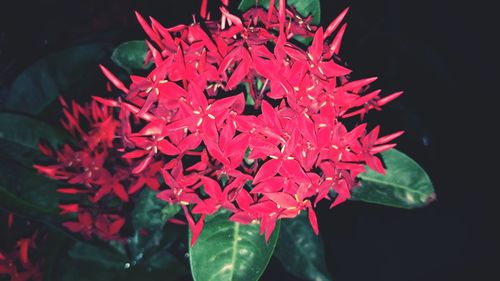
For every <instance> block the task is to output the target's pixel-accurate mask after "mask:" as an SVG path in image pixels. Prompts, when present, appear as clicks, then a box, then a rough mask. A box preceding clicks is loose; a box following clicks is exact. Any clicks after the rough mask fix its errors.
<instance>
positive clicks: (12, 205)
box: [0, 157, 60, 217]
mask: <svg viewBox="0 0 500 281" xmlns="http://www.w3.org/2000/svg"><path fill="white" fill-rule="evenodd" d="M0 170H1V172H0V194H1V195H0V202H2V204H1V206H2V207H6V208H7V209H9V210H12V211H15V212H20V213H23V214H25V215H29V216H32V217H42V216H43V215H55V214H57V205H58V203H59V198H60V197H59V194H58V192H57V191H56V187H57V182H55V181H53V180H50V179H48V178H46V177H45V176H43V175H40V174H37V173H36V172H35V171H34V170H32V169H28V168H26V167H24V166H21V165H20V164H18V163H15V162H13V161H12V160H10V159H7V158H3V157H0Z"/></svg>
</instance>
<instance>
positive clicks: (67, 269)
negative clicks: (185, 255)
mask: <svg viewBox="0 0 500 281" xmlns="http://www.w3.org/2000/svg"><path fill="white" fill-rule="evenodd" d="M68 255H69V259H68V258H64V257H63V258H61V260H60V262H59V264H58V269H56V270H55V271H58V272H56V273H58V274H57V275H56V274H55V273H54V276H62V277H61V278H60V280H61V281H133V280H144V281H163V280H165V276H168V278H167V279H168V280H178V279H180V278H181V277H183V276H185V275H186V274H187V271H186V269H185V268H184V266H183V265H182V264H181V263H180V262H179V261H178V260H177V258H175V257H174V256H172V255H171V254H170V253H168V252H166V251H162V252H160V253H158V254H156V255H154V256H152V257H151V258H150V259H148V260H145V261H143V262H140V263H136V262H134V261H129V259H128V258H127V257H126V256H125V255H122V254H119V253H115V252H112V251H109V250H105V249H103V248H100V247H95V246H92V245H90V244H88V243H81V242H77V243H76V244H75V245H74V246H73V247H72V248H71V249H70V250H69V251H68ZM51 281H53V280H51Z"/></svg>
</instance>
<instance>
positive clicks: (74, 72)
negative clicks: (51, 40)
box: [2, 43, 109, 115]
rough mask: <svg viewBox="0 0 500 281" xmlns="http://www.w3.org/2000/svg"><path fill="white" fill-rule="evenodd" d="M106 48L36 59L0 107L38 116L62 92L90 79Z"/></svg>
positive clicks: (92, 47)
mask: <svg viewBox="0 0 500 281" xmlns="http://www.w3.org/2000/svg"><path fill="white" fill-rule="evenodd" d="M108 48H109V45H108V44H102V43H95V44H87V45H82V46H78V47H74V48H70V49H66V50H62V51H60V52H57V53H54V54H51V55H49V56H47V57H44V58H42V59H40V60H39V61H37V62H35V63H34V64H33V65H31V66H30V67H28V68H27V69H26V70H25V71H23V72H22V73H21V74H20V75H19V76H18V77H17V78H16V79H15V80H14V82H13V83H12V85H11V87H10V89H9V92H8V94H7V97H6V99H5V102H4V104H3V106H2V107H3V108H4V109H6V110H11V111H18V112H22V113H27V114H30V115H38V114H39V113H40V112H42V111H43V110H44V109H45V108H46V107H47V106H48V105H49V104H50V103H52V101H54V100H55V99H56V98H57V97H58V96H60V95H62V93H63V92H64V91H67V90H69V89H70V88H71V87H72V86H73V85H75V84H78V83H82V82H83V81H87V80H88V77H94V76H95V73H97V72H98V63H99V62H101V61H102V60H104V58H105V57H106V53H107V49H108Z"/></svg>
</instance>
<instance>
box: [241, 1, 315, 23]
mask: <svg viewBox="0 0 500 281" xmlns="http://www.w3.org/2000/svg"><path fill="white" fill-rule="evenodd" d="M256 2H257V1H256V0H242V1H241V2H240V5H239V6H238V9H239V10H240V11H246V10H248V9H250V8H252V7H255V5H256ZM258 2H259V6H263V7H264V8H266V9H268V8H269V0H259V1H258ZM278 2H279V1H275V5H276V7H278ZM286 4H287V6H294V7H295V9H296V10H297V12H298V13H299V14H300V15H302V16H303V17H304V18H305V17H307V16H308V15H312V17H313V20H312V24H314V25H318V24H319V22H320V20H321V9H320V1H319V0H288V1H286Z"/></svg>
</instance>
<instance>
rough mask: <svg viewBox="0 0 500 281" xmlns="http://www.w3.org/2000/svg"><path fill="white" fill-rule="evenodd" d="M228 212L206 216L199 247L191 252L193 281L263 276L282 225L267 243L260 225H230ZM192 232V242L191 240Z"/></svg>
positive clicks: (253, 278)
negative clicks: (260, 231)
mask: <svg viewBox="0 0 500 281" xmlns="http://www.w3.org/2000/svg"><path fill="white" fill-rule="evenodd" d="M228 218H229V214H228V212H218V213H216V214H215V215H213V216H209V217H207V220H206V221H205V226H204V228H203V231H202V232H201V234H200V236H199V237H198V240H197V241H196V244H195V245H194V246H193V247H191V248H190V249H189V255H190V264H191V272H192V276H193V280H194V281H214V280H227V281H236V280H238V281H242V280H245V281H252V280H258V279H259V277H260V276H261V275H262V273H263V272H264V270H265V269H266V266H267V264H268V262H269V259H270V258H271V255H272V253H273V251H274V247H275V245H276V242H277V240H278V234H279V223H278V224H277V225H276V229H275V230H274V233H273V234H272V235H271V237H270V239H269V241H268V242H267V243H266V241H265V240H264V236H261V235H260V234H259V228H260V224H258V223H251V224H248V225H244V224H239V223H235V222H231V221H229V220H228ZM191 235H192V233H191V231H190V232H189V239H190V240H191Z"/></svg>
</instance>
